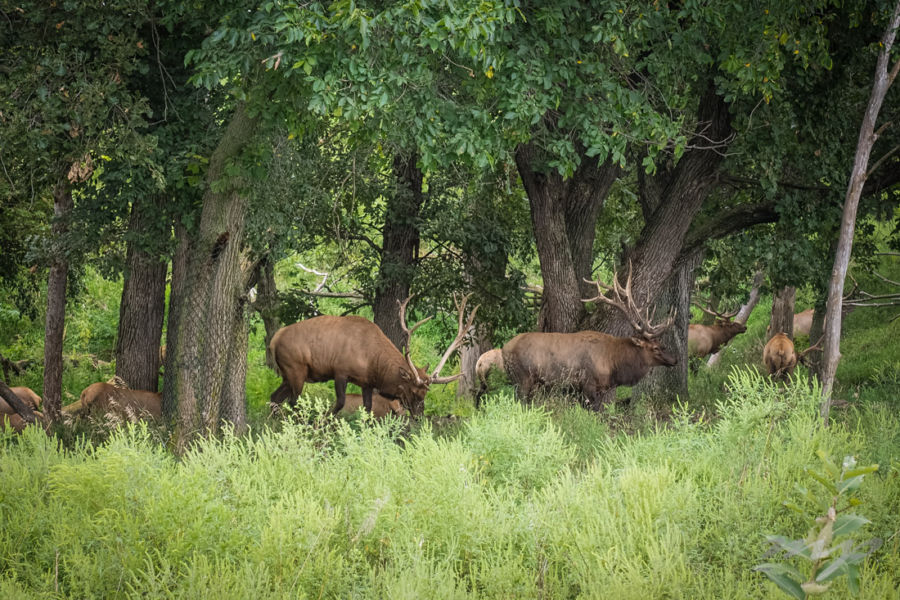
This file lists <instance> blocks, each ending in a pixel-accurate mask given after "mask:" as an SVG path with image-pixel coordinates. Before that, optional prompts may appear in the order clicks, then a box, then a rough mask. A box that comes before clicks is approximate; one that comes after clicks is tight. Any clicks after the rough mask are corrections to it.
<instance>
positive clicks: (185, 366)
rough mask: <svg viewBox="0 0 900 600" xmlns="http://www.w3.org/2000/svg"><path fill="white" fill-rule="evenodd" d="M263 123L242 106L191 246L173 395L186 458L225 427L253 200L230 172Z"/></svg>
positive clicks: (216, 161)
mask: <svg viewBox="0 0 900 600" xmlns="http://www.w3.org/2000/svg"><path fill="white" fill-rule="evenodd" d="M256 125H257V120H256V119H255V118H251V117H249V116H248V115H247V113H246V110H245V107H244V106H243V105H241V106H239V107H238V108H237V109H235V112H234V115H233V116H232V118H231V122H230V123H229V124H228V127H227V128H226V130H225V133H224V135H223V137H222V140H221V141H220V142H219V145H218V147H217V148H216V150H215V152H214V153H213V155H212V157H211V158H210V161H209V170H208V172H207V181H208V182H209V186H208V190H207V192H206V194H205V195H204V198H203V209H202V214H201V217H200V226H199V230H198V232H197V235H196V238H195V240H194V241H193V242H192V243H191V246H190V252H189V256H188V267H187V279H186V280H185V283H184V296H183V300H182V302H183V304H182V308H181V311H180V314H179V317H178V326H177V327H178V332H177V336H178V337H177V347H176V349H175V350H176V352H177V370H176V372H175V373H174V377H175V388H174V390H173V392H174V395H175V396H177V398H178V436H177V438H178V439H177V443H176V451H178V452H179V453H181V452H184V450H186V448H187V445H188V444H189V443H190V441H191V439H193V437H194V436H196V435H198V434H202V433H210V434H212V433H215V432H216V431H217V430H218V428H219V422H220V416H221V415H220V411H221V407H222V400H223V388H224V387H225V384H226V380H227V379H228V373H227V371H228V369H229V367H232V368H233V365H231V364H230V362H229V346H230V345H232V344H234V343H235V338H234V336H235V332H234V331H233V329H234V328H235V327H238V326H239V325H238V324H237V323H236V321H237V320H238V319H236V315H237V314H238V306H239V304H238V302H239V299H240V297H241V296H242V295H243V294H244V292H245V289H244V287H245V285H246V281H247V276H246V274H245V273H244V272H243V271H242V269H241V258H242V242H243V234H244V214H245V210H246V197H245V195H244V191H243V190H242V189H241V182H240V181H238V180H236V179H235V178H232V177H229V176H227V175H226V174H225V168H226V166H227V165H228V164H230V163H231V162H232V161H234V160H236V159H237V158H238V157H239V156H240V154H241V152H242V151H243V149H244V147H245V146H246V144H247V143H248V141H249V140H250V139H251V138H252V136H253V134H254V132H255V130H256ZM245 359H246V355H245Z"/></svg>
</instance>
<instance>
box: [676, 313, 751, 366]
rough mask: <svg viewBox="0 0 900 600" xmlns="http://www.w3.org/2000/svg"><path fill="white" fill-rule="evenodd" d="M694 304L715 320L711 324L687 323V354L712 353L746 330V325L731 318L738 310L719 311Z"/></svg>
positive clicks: (703, 354) (704, 354)
mask: <svg viewBox="0 0 900 600" xmlns="http://www.w3.org/2000/svg"><path fill="white" fill-rule="evenodd" d="M694 306H696V307H697V308H699V309H700V310H702V311H703V312H705V313H706V314H708V315H712V316H714V317H715V318H716V321H715V323H714V324H712V325H702V324H699V323H691V324H690V325H688V355H689V356H698V357H703V356H706V355H708V354H714V353H716V352H718V351H719V348H721V347H722V346H724V345H725V344H727V343H728V342H730V341H731V339H732V338H733V337H735V336H736V335H738V334H741V333H744V332H745V331H747V326H746V325H744V324H743V323H737V322H735V321H732V320H731V319H733V318H734V316H735V315H736V314H737V313H738V311H734V312H730V313H720V312H718V311H715V310H712V309H709V308H705V307H703V306H700V305H699V304H696V303H695V304H694Z"/></svg>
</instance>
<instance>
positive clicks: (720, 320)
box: [693, 302, 747, 337]
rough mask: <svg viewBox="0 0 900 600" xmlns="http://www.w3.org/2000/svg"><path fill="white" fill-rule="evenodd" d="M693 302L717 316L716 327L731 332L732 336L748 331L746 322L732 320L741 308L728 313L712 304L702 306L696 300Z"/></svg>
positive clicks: (704, 310) (707, 312)
mask: <svg viewBox="0 0 900 600" xmlns="http://www.w3.org/2000/svg"><path fill="white" fill-rule="evenodd" d="M693 304H694V306H696V307H697V308H699V309H700V310H701V311H703V312H705V313H706V314H708V315H710V316H712V317H715V319H716V321H715V325H716V327H718V328H719V329H722V330H723V331H727V332H728V333H729V334H731V336H732V337H734V336H736V335H737V334H739V333H744V332H745V331H747V326H746V325H745V324H743V323H738V322H736V321H732V319H734V317H735V316H737V314H738V312H739V311H740V309H737V310H734V311H732V312H728V313H723V312H719V311H717V310H713V308H712V307H710V306H701V305H700V304H699V303H697V302H694V303H693Z"/></svg>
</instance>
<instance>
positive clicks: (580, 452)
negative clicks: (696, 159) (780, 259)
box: [0, 272, 900, 600]
mask: <svg viewBox="0 0 900 600" xmlns="http://www.w3.org/2000/svg"><path fill="white" fill-rule="evenodd" d="M85 287H86V293H85V294H82V295H81V296H80V300H79V301H78V302H74V301H73V302H72V303H70V307H69V320H68V325H67V334H66V349H65V353H66V356H67V357H68V359H67V363H66V371H65V376H64V387H65V389H66V398H67V399H66V400H65V402H68V401H71V400H74V399H77V396H78V393H79V391H80V390H81V388H83V387H84V386H86V385H87V384H89V383H91V382H93V381H99V380H103V379H105V378H108V377H109V376H110V375H111V374H112V366H111V365H110V364H108V363H109V361H110V360H111V359H112V356H111V349H112V348H113V347H114V343H113V342H114V336H115V322H116V318H117V315H118V293H119V289H120V288H118V287H117V286H116V285H115V284H110V283H108V282H105V281H104V280H103V279H101V278H100V277H97V276H94V275H91V274H90V272H89V273H88V275H87V277H86V280H85ZM801 308H804V307H803V306H800V304H798V310H800V309H801ZM768 309H769V305H767V304H766V302H763V304H761V305H760V307H759V308H757V310H756V312H755V313H754V315H753V317H752V318H751V321H750V322H749V324H748V331H747V333H746V334H744V335H742V336H739V337H738V338H736V339H735V340H734V342H733V343H732V344H731V345H730V346H729V347H728V348H727V350H726V354H725V356H724V357H723V361H722V363H721V364H720V365H719V366H718V367H717V368H715V369H710V370H707V369H705V368H701V369H700V370H698V372H697V373H695V374H693V375H692V376H691V382H690V384H691V398H690V400H689V401H687V402H684V403H681V404H680V405H677V406H674V407H672V410H671V413H670V414H669V415H666V417H665V418H664V419H660V418H659V416H658V415H654V414H649V412H648V411H647V410H645V409H643V408H642V406H643V405H642V403H640V402H637V403H634V404H633V405H632V406H629V407H628V408H623V407H621V406H614V407H610V408H608V409H607V410H605V411H604V412H602V413H600V414H595V413H591V412H588V411H585V410H583V409H582V408H580V407H578V406H576V405H575V403H574V402H572V401H571V400H569V399H566V398H549V399H547V401H546V402H545V403H543V404H538V405H535V406H531V407H525V406H523V405H521V404H519V403H518V402H517V401H516V400H515V399H514V397H513V395H512V391H511V389H510V388H509V387H508V386H502V385H501V386H498V387H497V388H496V391H495V392H493V393H492V394H490V395H489V396H488V397H487V398H486V400H485V402H484V404H483V405H482V408H481V409H479V410H478V411H475V410H474V407H473V406H472V404H471V402H469V401H467V400H457V399H456V398H455V390H454V389H453V386H446V387H445V388H443V389H439V390H436V391H435V393H434V394H433V395H432V394H429V397H428V400H427V402H428V410H427V412H428V414H430V415H432V417H431V418H427V419H423V420H422V421H420V422H419V423H416V424H413V425H409V424H407V423H405V422H402V421H400V420H395V419H387V420H385V421H383V422H373V421H372V420H370V419H369V418H367V417H364V416H361V415H356V416H354V417H351V418H349V419H331V418H326V417H324V416H323V415H324V412H325V411H326V409H327V407H328V404H329V403H330V401H331V398H333V390H332V387H331V386H330V384H318V385H312V386H309V388H308V395H307V396H306V398H305V401H304V402H303V403H302V406H301V408H300V409H299V412H298V414H296V415H294V418H292V419H290V420H283V421H270V420H268V419H267V417H266V408H265V403H266V401H267V398H268V394H269V393H271V391H272V390H273V389H274V388H275V387H276V386H277V385H278V382H279V379H278V378H277V377H276V376H275V375H274V373H272V372H271V371H269V370H267V369H266V368H265V367H264V364H263V363H264V358H263V349H262V342H261V340H262V326H261V324H256V325H255V329H254V331H253V333H252V335H251V343H250V348H251V351H250V357H249V361H250V371H249V374H248V379H247V389H248V398H249V402H250V412H251V424H252V429H251V434H250V435H247V436H243V437H234V436H231V435H228V434H225V435H223V436H221V437H220V438H217V439H212V440H207V441H204V442H201V443H199V444H198V445H197V446H196V447H195V448H194V449H193V450H192V451H191V452H190V453H188V454H187V455H185V456H182V457H178V458H176V457H175V456H174V455H173V454H172V453H171V452H170V451H169V450H168V449H167V448H168V445H169V439H168V434H167V433H166V432H165V431H164V430H162V429H160V428H158V427H154V426H152V425H150V426H148V425H140V426H131V427H125V428H122V429H119V430H116V431H113V432H111V433H110V434H109V435H108V437H105V441H103V442H102V443H99V444H92V443H89V442H88V441H86V438H84V437H73V438H72V439H67V440H65V441H64V443H60V442H58V441H57V440H56V439H53V438H48V437H47V436H46V435H45V434H44V433H43V431H41V430H38V429H36V428H31V429H30V430H29V431H26V432H25V433H24V434H23V435H19V436H14V435H11V434H0V598H9V599H11V600H12V599H16V598H39V597H40V598H217V599H218V598H392V599H394V598H397V599H403V598H410V599H413V598H416V599H418V598H440V599H443V598H623V599H628V598H636V599H640V600H647V599H656V598H685V599H688V598H715V599H730V598H734V599H737V598H785V597H787V596H786V595H785V594H784V593H783V592H782V591H781V590H780V589H779V588H778V587H776V585H775V584H773V583H771V582H770V581H769V580H768V579H766V578H765V577H764V576H763V575H761V574H760V573H758V572H756V571H754V570H753V567H754V566H755V565H758V564H760V563H763V562H770V561H773V560H782V561H784V562H791V564H794V565H795V566H798V567H801V566H803V563H802V562H800V561H799V559H797V558H794V559H790V560H787V559H783V558H782V559H779V558H778V557H771V556H768V555H767V550H768V548H769V545H768V543H767V542H766V536H767V535H783V536H787V537H791V538H802V537H803V536H804V535H806V533H807V531H808V530H809V529H810V527H812V526H813V525H814V522H813V521H812V520H811V517H810V515H811V514H813V512H811V511H814V510H818V509H819V508H820V506H819V503H820V502H822V501H825V502H827V500H828V499H829V498H830V496H829V494H828V493H827V492H826V491H825V488H824V487H823V486H822V485H820V484H819V483H817V482H816V481H815V480H814V478H813V477H811V475H810V474H809V470H810V469H815V468H818V466H819V465H820V463H821V461H820V458H819V456H820V455H822V456H828V457H831V458H832V459H833V460H835V461H837V463H838V464H840V461H841V459H842V458H843V457H844V456H848V455H853V456H855V457H856V458H857V460H858V461H859V464H863V465H868V464H873V463H877V464H878V465H879V468H878V471H877V472H876V473H874V474H872V475H869V476H866V477H865V479H864V481H863V483H862V485H861V487H860V491H859V499H860V501H861V502H860V504H859V506H857V507H855V508H854V509H853V512H856V513H857V514H860V515H863V516H864V517H866V518H867V519H868V520H869V521H871V522H870V523H869V524H867V525H865V526H864V527H862V528H861V529H859V530H858V531H856V532H855V533H854V535H853V536H852V537H853V538H854V539H856V540H858V541H860V542H863V541H867V540H871V539H873V538H877V539H878V540H880V544H878V543H876V546H877V549H876V550H875V551H874V552H873V553H872V554H871V555H870V556H869V557H868V558H867V559H866V561H865V562H864V564H863V566H862V568H861V571H860V581H859V588H860V592H859V597H860V598H872V599H883V598H897V597H898V595H900V591H898V590H900V535H898V533H900V410H898V409H900V399H898V396H900V385H898V384H900V374H898V373H900V344H897V343H896V339H898V334H900V320H897V321H893V322H889V318H890V317H892V316H893V313H892V311H891V309H859V310H857V311H854V312H852V313H850V315H849V316H848V317H847V319H846V326H845V339H844V341H843V342H842V351H843V352H844V359H843V361H842V363H841V366H840V369H839V371H838V378H839V380H840V386H839V388H838V393H837V396H838V399H839V400H840V402H839V403H838V406H837V407H836V408H835V410H834V413H833V422H832V424H831V426H830V427H827V428H826V427H824V426H823V425H822V424H821V422H820V418H819V416H818V401H819V397H818V390H817V389H816V387H815V384H812V383H810V381H809V380H808V378H807V376H806V373H805V371H804V370H803V369H798V376H797V378H796V380H795V382H793V383H792V384H790V385H780V384H778V385H775V384H772V383H770V382H768V380H767V379H766V378H764V377H762V376H760V375H759V373H758V370H759V368H760V367H761V364H760V357H761V354H762V344H763V338H764V332H765V327H766V324H767V320H768ZM429 327H431V328H429ZM440 328H441V324H440V323H429V324H428V326H426V327H423V328H422V330H420V331H422V332H423V335H422V336H420V338H419V339H418V341H417V342H416V345H415V346H414V348H413V356H414V357H415V358H416V360H417V361H421V362H428V361H430V362H431V363H432V364H433V363H434V362H435V359H436V357H437V354H438V350H437V349H435V347H437V346H439V345H440V343H439V341H438V338H439V337H440V331H441V330H440ZM805 343H806V342H804V341H802V340H801V341H800V343H799V346H800V347H801V348H802V347H804V346H805ZM41 345H42V329H41V327H40V324H39V323H29V322H28V321H27V320H23V319H20V318H19V316H18V315H15V314H14V311H13V310H12V309H11V308H10V307H9V306H8V305H5V304H3V305H0V352H3V354H4V355H6V356H9V357H12V358H14V359H21V358H36V357H38V356H39V355H40V348H41ZM448 372H449V371H448ZM41 375H42V374H41V372H40V367H39V366H36V367H32V368H30V369H28V370H26V371H25V373H24V374H23V375H22V376H21V377H18V378H15V379H13V380H12V381H10V384H11V385H28V386H29V387H32V388H33V389H35V390H36V391H38V392H39V393H40V391H41V389H40V388H41V386H40V381H41ZM447 415H450V416H449V417H448V416H447ZM804 490H805V491H804ZM785 501H789V502H791V503H794V504H796V505H797V508H799V509H803V510H804V511H806V513H805V514H804V513H802V512H798V511H797V510H791V509H790V508H789V507H787V506H785V504H784V503H785ZM804 568H806V567H804ZM848 595H849V588H848V582H847V578H846V577H838V578H836V579H835V580H833V581H832V582H831V589H830V590H829V592H828V594H826V597H834V598H844V597H848Z"/></svg>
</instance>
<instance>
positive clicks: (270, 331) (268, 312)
mask: <svg viewBox="0 0 900 600" xmlns="http://www.w3.org/2000/svg"><path fill="white" fill-rule="evenodd" d="M256 291H257V295H256V302H254V303H253V307H254V308H255V309H256V311H257V312H258V313H259V316H260V317H262V320H263V327H265V329H266V336H265V344H266V364H267V365H268V366H269V368H272V369H274V368H275V360H274V358H273V357H272V354H271V352H270V351H269V342H271V341H272V337H273V336H274V335H275V332H276V331H278V330H279V329H280V328H281V319H280V318H279V317H278V307H279V303H278V288H277V287H276V285H275V264H274V263H273V262H272V259H271V257H270V256H268V255H266V257H265V258H263V260H262V262H261V263H260V265H259V278H258V281H257V285H256Z"/></svg>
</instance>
